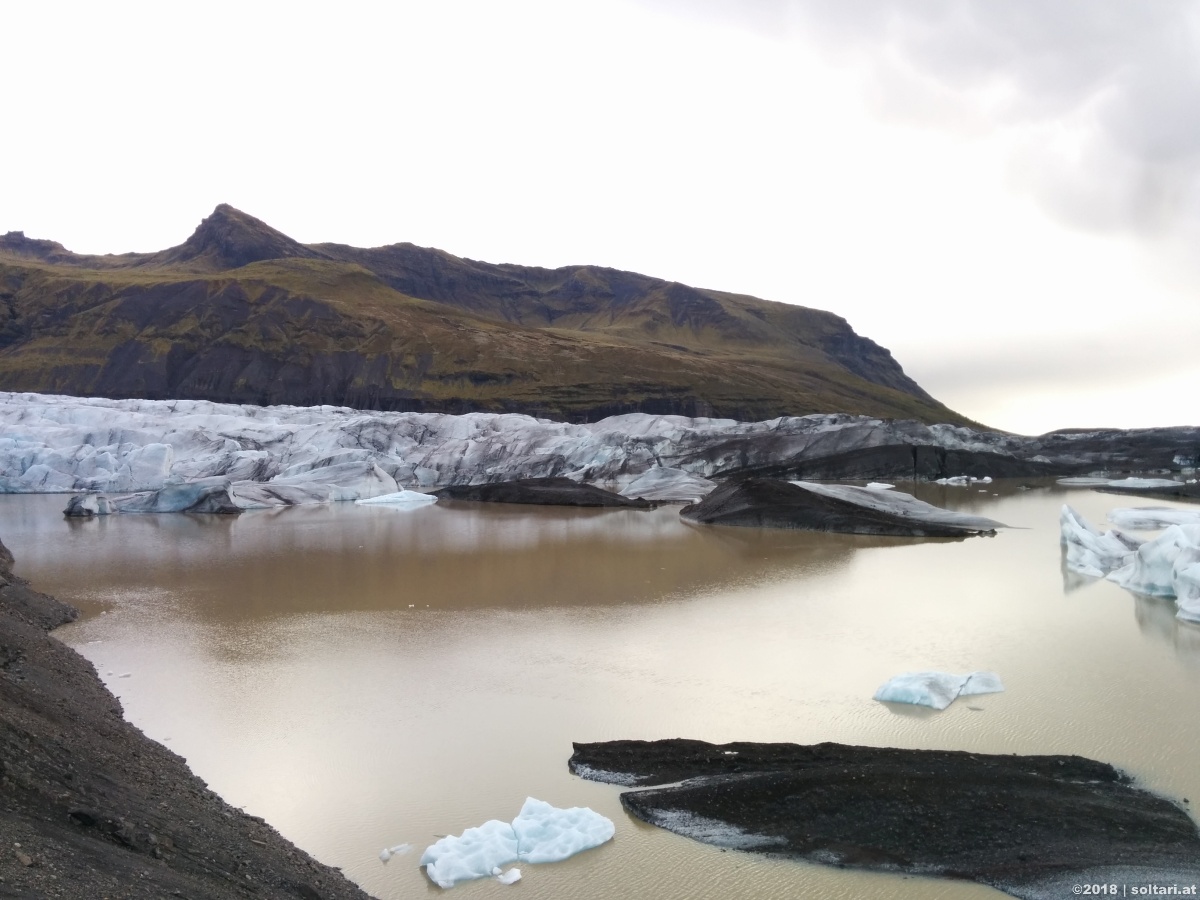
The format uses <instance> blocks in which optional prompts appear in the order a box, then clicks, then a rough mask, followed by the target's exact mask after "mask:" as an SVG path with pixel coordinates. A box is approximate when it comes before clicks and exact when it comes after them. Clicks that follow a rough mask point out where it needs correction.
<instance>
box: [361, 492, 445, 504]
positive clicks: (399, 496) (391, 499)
mask: <svg viewBox="0 0 1200 900" xmlns="http://www.w3.org/2000/svg"><path fill="white" fill-rule="evenodd" d="M354 502H355V503H356V504H358V505H360V506H375V505H376V504H379V505H382V506H424V505H425V504H427V503H437V497H435V496H433V494H422V493H421V492H420V491H396V492H394V493H391V494H381V495H380V496H378V497H364V498H363V499H361V500H355V501H354Z"/></svg>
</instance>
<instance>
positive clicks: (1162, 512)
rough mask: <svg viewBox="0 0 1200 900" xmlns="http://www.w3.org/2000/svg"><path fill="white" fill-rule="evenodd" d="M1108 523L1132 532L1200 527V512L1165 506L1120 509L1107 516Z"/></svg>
mask: <svg viewBox="0 0 1200 900" xmlns="http://www.w3.org/2000/svg"><path fill="white" fill-rule="evenodd" d="M1108 521H1110V522H1112V523H1113V524H1114V525H1116V526H1117V527H1118V528H1132V529H1133V530H1134V531H1157V530H1158V529H1160V528H1167V527H1169V526H1171V525H1200V510H1197V509H1172V508H1170V507H1166V506H1139V507H1137V508H1136V509H1130V508H1128V507H1121V508H1119V509H1114V510H1112V511H1111V512H1109V514H1108Z"/></svg>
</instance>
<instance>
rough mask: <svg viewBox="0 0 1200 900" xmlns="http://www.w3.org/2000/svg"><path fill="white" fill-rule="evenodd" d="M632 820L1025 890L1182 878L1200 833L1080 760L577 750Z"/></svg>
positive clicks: (921, 753)
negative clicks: (622, 788) (616, 790)
mask: <svg viewBox="0 0 1200 900" xmlns="http://www.w3.org/2000/svg"><path fill="white" fill-rule="evenodd" d="M574 748H575V752H574V754H573V755H572V756H571V759H570V762H569V764H568V765H569V768H570V769H571V771H572V772H574V773H575V774H577V775H580V776H582V777H584V778H589V779H591V780H594V781H607V782H615V783H618V784H627V785H633V784H636V785H655V784H668V783H670V782H676V781H682V780H683V779H687V780H686V781H683V783H682V784H678V785H672V786H669V787H664V788H658V789H648V790H633V791H628V792H626V793H623V794H622V795H621V804H622V805H623V806H624V807H625V809H626V810H627V811H628V812H630V813H631V814H632V815H634V816H636V817H637V818H639V819H642V820H644V821H646V822H649V823H651V824H653V825H658V826H660V827H663V828H666V829H667V830H669V831H673V832H675V833H677V834H681V835H684V836H687V837H692V838H695V839H696V840H700V841H703V842H705V843H708V844H713V845H716V846H721V847H731V848H737V849H743V850H756V851H761V852H766V853H770V854H773V855H780V856H788V857H793V858H797V859H803V860H808V861H811V862H819V863H826V864H831V865H836V866H851V867H857V868H868V869H879V870H884V871H894V872H904V873H913V874H923V875H939V876H942V877H946V878H960V879H969V880H972V881H977V882H980V883H982V884H987V885H991V886H993V887H996V888H999V889H1000V890H1003V891H1005V892H1007V893H1009V894H1012V895H1014V896H1017V897H1022V898H1031V900H1032V898H1044V897H1046V898H1048V897H1055V898H1059V897H1062V898H1065V897H1068V896H1071V895H1072V893H1071V888H1072V886H1073V885H1074V884H1077V883H1081V882H1087V883H1093V882H1095V883H1114V882H1115V883H1118V884H1130V885H1132V884H1137V885H1150V884H1160V885H1170V884H1180V885H1184V884H1187V885H1190V884H1192V883H1197V882H1198V881H1200V836H1198V835H1197V831H1196V825H1195V823H1194V822H1193V821H1192V820H1191V818H1190V817H1189V816H1188V815H1187V813H1186V812H1184V811H1183V810H1182V809H1180V808H1179V807H1178V806H1176V805H1175V804H1173V803H1171V802H1170V801H1168V800H1166V799H1164V798H1162V797H1158V796H1155V795H1154V794H1150V793H1148V792H1147V791H1144V790H1141V789H1139V788H1137V787H1134V786H1133V785H1132V784H1131V782H1130V779H1129V778H1128V776H1126V775H1124V774H1123V773H1121V772H1119V771H1118V770H1117V769H1115V768H1113V767H1112V766H1110V765H1108V764H1106V763H1101V762H1096V761H1094V760H1090V759H1085V758H1083V757H1079V756H1016V755H1013V756H995V755H989V754H978V753H964V752H954V751H935V750H897V749H891V748H876V747H852V746H846V745H843V744H828V743H827V744H815V745H811V746H803V745H798V744H756V743H733V744H709V743H705V742H704V741H693V740H682V739H675V740H661V741H608V742H604V743H595V744H575V745H574Z"/></svg>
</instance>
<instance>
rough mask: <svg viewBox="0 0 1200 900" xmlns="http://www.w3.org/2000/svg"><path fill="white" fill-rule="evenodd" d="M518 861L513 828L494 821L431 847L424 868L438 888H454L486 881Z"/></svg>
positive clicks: (445, 838) (505, 823)
mask: <svg viewBox="0 0 1200 900" xmlns="http://www.w3.org/2000/svg"><path fill="white" fill-rule="evenodd" d="M517 859H518V853H517V835H516V832H514V831H513V827H512V825H511V824H510V823H509V822H501V821H500V820H499V819H490V820H488V821H487V822H484V823H483V824H482V825H480V826H478V827H477V828H468V829H467V830H466V831H464V832H463V833H462V834H460V835H457V836H455V835H448V836H446V837H444V838H442V839H441V840H439V841H438V842H437V843H436V844H433V845H431V846H429V847H427V848H426V849H425V852H424V853H423V854H422V855H421V863H420V864H421V865H423V866H424V867H425V874H426V875H427V876H429V880H430V881H432V882H433V883H434V884H436V885H437V886H438V887H442V888H452V887H454V886H455V885H456V884H458V883H459V882H460V881H470V880H471V879H473V878H486V877H488V876H489V875H491V874H492V872H493V871H494V870H495V869H498V868H500V867H501V866H506V865H508V864H509V863H511V862H516V861H517Z"/></svg>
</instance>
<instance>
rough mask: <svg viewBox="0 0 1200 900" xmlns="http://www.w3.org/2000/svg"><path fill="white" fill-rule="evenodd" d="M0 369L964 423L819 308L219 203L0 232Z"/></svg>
mask: <svg viewBox="0 0 1200 900" xmlns="http://www.w3.org/2000/svg"><path fill="white" fill-rule="evenodd" d="M0 388H3V389H5V390H18V391H40V392H46V393H69V394H76V395H79V396H99V397H122V398H145V399H165V398H190V399H204V400H214V401H220V402H236V403H258V404H292V405H303V406H311V405H320V404H338V405H346V406H354V407H358V408H361V409H383V410H415V411H443V412H454V413H461V412H469V411H490V412H524V413H530V414H534V415H540V416H546V417H550V418H556V419H561V420H567V421H595V420H596V419H598V418H601V417H603V416H606V415H614V414H619V413H625V412H646V413H656V414H662V413H670V414H684V415H693V416H696V415H699V416H711V415H717V416H730V417H733V418H738V419H744V420H754V419H767V418H772V417H774V416H779V415H804V414H807V413H813V412H833V411H839V412H849V413H856V414H864V415H872V416H886V417H901V418H912V419H918V420H921V421H925V422H953V423H956V424H960V423H964V422H966V419H965V418H964V417H962V416H960V415H959V414H957V413H955V412H954V411H953V410H950V409H947V408H946V407H945V406H943V405H942V404H940V403H938V402H937V401H936V400H934V399H933V398H932V397H930V396H929V394H927V393H926V392H925V391H924V390H922V389H921V388H920V387H919V386H918V385H917V384H916V383H915V382H914V381H913V380H912V379H911V378H909V377H908V376H907V375H906V374H905V373H904V371H903V370H902V369H901V367H900V365H899V364H898V363H897V362H896V361H895V360H894V359H893V358H892V355H891V353H889V352H888V351H887V350H886V349H885V348H883V347H880V346H879V345H878V344H875V343H874V342H872V341H871V340H869V339H867V338H864V337H862V336H860V335H858V334H856V333H855V332H854V330H853V329H852V328H851V327H850V326H849V324H848V323H847V322H846V321H845V320H844V319H842V318H840V317H838V316H836V315H833V314H832V313H828V312H824V311H822V310H816V309H808V308H805V307H800V306H794V305H789V304H785V303H773V302H770V301H766V300H760V299H758V298H755V297H749V296H744V295H740V294H730V293H725V292H721V291H713V290H704V289H700V288H693V287H689V286H687V285H683V284H678V283H675V282H670V281H664V280H662V279H659V278H652V277H649V276H645V275H639V274H637V273H634V272H621V271H616V270H613V269H606V268H602V267H598V266H586V265H585V266H569V267H565V268H561V269H540V268H535V267H530V266H518V265H493V264H490V263H484V262H478V261H475V260H469V259H460V258H458V257H455V256H451V255H450V254H449V253H445V252H442V251H440V250H433V249H427V248H423V247H416V246H413V245H412V244H394V245H391V246H387V247H375V248H371V249H361V248H357V247H348V246H344V245H340V244H301V243H299V242H297V241H295V240H293V239H292V238H290V237H288V236H287V235H285V234H282V233H281V232H279V231H276V230H275V229H273V228H271V227H270V226H268V225H267V224H266V223H264V222H261V221H259V220H258V219H255V218H254V217H253V216H249V215H246V214H245V213H242V212H240V211H238V210H236V209H233V208H232V207H229V206H224V205H223V206H218V207H217V208H216V210H214V211H213V213H212V215H210V216H209V217H208V218H207V219H205V220H204V221H203V222H201V224H200V226H199V227H198V228H197V229H196V231H195V233H194V234H192V236H191V237H190V238H188V239H187V240H186V241H185V242H184V243H182V244H180V245H179V246H177V247H172V248H170V249H168V250H163V251H160V252H157V253H129V254H123V255H120V256H84V255H80V254H75V253H72V252H70V251H68V250H66V249H65V248H64V247H62V245H60V244H57V243H55V242H53V241H48V240H36V239H30V238H27V237H25V235H24V234H22V233H20V232H10V233H8V234H6V235H0Z"/></svg>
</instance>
